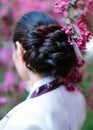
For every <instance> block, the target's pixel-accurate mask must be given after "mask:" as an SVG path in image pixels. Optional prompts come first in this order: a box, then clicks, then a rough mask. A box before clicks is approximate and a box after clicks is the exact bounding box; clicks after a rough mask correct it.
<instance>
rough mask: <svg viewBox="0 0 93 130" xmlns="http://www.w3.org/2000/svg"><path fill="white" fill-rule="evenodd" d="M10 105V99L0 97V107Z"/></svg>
mask: <svg viewBox="0 0 93 130" xmlns="http://www.w3.org/2000/svg"><path fill="white" fill-rule="evenodd" d="M7 103H8V99H7V98H6V97H5V96H0V107H1V106H5V105H6V104H7Z"/></svg>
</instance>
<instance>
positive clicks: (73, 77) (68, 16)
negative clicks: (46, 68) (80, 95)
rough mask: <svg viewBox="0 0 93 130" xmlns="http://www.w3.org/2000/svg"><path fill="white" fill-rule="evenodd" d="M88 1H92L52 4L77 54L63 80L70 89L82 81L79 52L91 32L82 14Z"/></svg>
mask: <svg viewBox="0 0 93 130" xmlns="http://www.w3.org/2000/svg"><path fill="white" fill-rule="evenodd" d="M90 3H91V4H93V1H92V0H89V1H86V0H85V1H84V0H74V1H73V0H57V1H56V3H55V5H54V11H55V12H56V13H59V14H61V19H62V20H63V21H64V24H63V22H62V30H65V33H66V34H68V36H69V42H70V44H71V45H73V44H76V45H75V46H76V47H75V46H74V45H73V47H74V50H75V52H76V55H77V65H76V66H75V67H74V68H73V70H72V71H71V72H70V74H69V75H68V76H67V77H66V79H65V80H64V83H65V84H66V85H67V86H68V89H69V90H70V89H71V90H72V89H73V87H75V86H76V85H75V84H76V83H78V82H81V81H82V76H83V73H82V72H80V68H81V67H82V66H84V60H83V58H82V56H81V53H82V52H84V50H85V48H86V44H87V42H88V41H89V39H90V38H91V32H90V31H89V30H88V28H87V25H86V24H85V23H84V20H83V19H82V16H83V14H84V16H85V14H86V13H87V12H88V10H89V9H88V7H89V6H90ZM76 88H77V86H76Z"/></svg>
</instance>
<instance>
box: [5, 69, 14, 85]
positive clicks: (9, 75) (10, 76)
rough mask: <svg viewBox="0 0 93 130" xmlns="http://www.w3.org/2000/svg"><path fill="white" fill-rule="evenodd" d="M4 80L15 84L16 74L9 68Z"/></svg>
mask: <svg viewBox="0 0 93 130" xmlns="http://www.w3.org/2000/svg"><path fill="white" fill-rule="evenodd" d="M4 80H5V83H7V84H10V85H13V84H14V83H15V81H16V77H15V74H14V73H13V72H12V71H11V70H8V71H7V72H6V73H5V75H4Z"/></svg>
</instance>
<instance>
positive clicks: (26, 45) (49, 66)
mask: <svg viewBox="0 0 93 130" xmlns="http://www.w3.org/2000/svg"><path fill="white" fill-rule="evenodd" d="M13 41H14V44H15V49H14V53H13V61H14V63H15V66H16V68H17V70H18V73H19V74H20V76H21V77H22V79H23V80H25V81H29V83H30V93H29V95H28V97H27V100H25V101H24V102H22V103H20V104H19V105H17V106H16V107H15V108H14V109H13V110H11V111H10V112H9V113H8V114H7V115H6V116H5V117H4V118H3V119H2V120H1V122H0V130H80V129H81V127H82V124H83V122H84V118H85V100H84V97H83V96H82V94H81V93H80V92H77V91H75V90H74V91H70V92H69V91H68V90H67V89H66V86H65V85H64V84H63V83H62V79H65V78H66V77H67V75H68V74H69V73H70V71H71V70H72V69H73V67H74V66H75V65H76V63H77V57H76V54H75V51H74V48H73V46H72V45H70V43H69V42H68V36H67V34H65V32H64V31H62V30H61V27H60V25H59V23H58V22H57V21H56V19H55V18H53V17H52V16H50V15H48V14H47V13H44V12H36V11H34V12H30V13H27V14H25V15H24V16H23V17H22V18H21V19H20V20H19V22H18V23H17V25H16V27H15V30H14V37H13ZM60 79H61V80H60Z"/></svg>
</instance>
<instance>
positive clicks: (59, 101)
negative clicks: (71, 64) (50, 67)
mask: <svg viewBox="0 0 93 130" xmlns="http://www.w3.org/2000/svg"><path fill="white" fill-rule="evenodd" d="M85 115H86V110H85V99H84V97H83V95H82V94H81V93H80V92H78V91H70V92H69V91H67V89H66V86H64V85H62V84H59V83H57V80H56V79H55V78H53V77H45V78H42V79H41V80H39V81H37V82H36V83H35V84H34V86H33V87H32V90H31V92H30V93H29V95H28V97H27V99H26V100H25V101H23V102H22V103H20V104H19V105H17V106H16V107H14V108H13V109H12V110H11V111H10V112H9V113H8V114H7V115H6V116H5V117H4V118H3V119H2V120H1V121H0V130H80V129H81V127H82V125H83V122H84V119H85Z"/></svg>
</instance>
